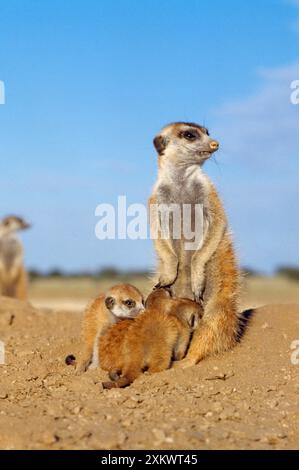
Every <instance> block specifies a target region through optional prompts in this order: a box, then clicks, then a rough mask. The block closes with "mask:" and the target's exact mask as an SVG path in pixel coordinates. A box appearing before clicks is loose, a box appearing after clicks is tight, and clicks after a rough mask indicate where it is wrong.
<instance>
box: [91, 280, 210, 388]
mask: <svg viewBox="0 0 299 470" xmlns="http://www.w3.org/2000/svg"><path fill="white" fill-rule="evenodd" d="M201 316H202V308H201V306H200V305H199V304H197V303H196V302H193V301H192V300H189V299H171V298H170V294H169V292H168V291H167V290H165V289H157V290H156V291H154V292H153V293H152V294H150V296H149V298H148V300H147V302H146V309H145V311H144V312H143V313H142V314H141V315H139V316H138V317H137V318H135V319H134V320H124V321H123V322H120V323H118V324H116V325H113V326H112V327H111V328H110V329H109V330H108V331H107V333H106V334H105V335H104V336H103V337H102V340H101V342H100V345H99V357H100V363H101V367H102V369H104V370H107V371H108V372H109V376H110V379H112V380H114V381H112V382H104V383H103V387H104V388H114V387H126V386H127V385H130V384H131V383H132V382H133V381H134V380H135V379H136V378H137V377H138V376H139V375H140V374H142V372H143V371H144V370H148V372H149V373H154V372H161V371H162V370H165V369H168V368H169V367H170V365H171V361H172V359H174V360H180V359H182V358H183V357H184V356H185V354H186V351H187V348H188V345H189V342H190V336H191V334H192V332H193V331H194V330H195V328H196V326H197V324H198V321H199V319H200V317H201ZM119 374H121V377H119Z"/></svg>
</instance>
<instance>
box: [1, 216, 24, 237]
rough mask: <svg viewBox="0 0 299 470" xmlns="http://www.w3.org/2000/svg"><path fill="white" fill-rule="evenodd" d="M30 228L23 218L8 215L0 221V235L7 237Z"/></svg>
mask: <svg viewBox="0 0 299 470" xmlns="http://www.w3.org/2000/svg"><path fill="white" fill-rule="evenodd" d="M30 227H31V225H30V224H29V223H28V222H26V221H25V220H24V219H23V218H21V217H18V216H16V215H9V216H7V217H4V218H3V219H2V220H1V221H0V235H8V234H10V233H14V232H17V231H18V230H25V229H27V228H30Z"/></svg>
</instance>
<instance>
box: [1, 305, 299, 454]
mask: <svg viewBox="0 0 299 470" xmlns="http://www.w3.org/2000/svg"><path fill="white" fill-rule="evenodd" d="M80 320H81V314H79V313H73V312H63V311H52V310H46V309H35V308H33V307H31V306H30V305H29V304H25V303H21V302H17V301H13V300H10V299H4V298H1V299H0V339H1V340H2V341H4V343H5V346H6V358H5V359H6V364H5V365H2V366H0V373H1V381H0V448H1V449H298V448H299V398H298V396H299V380H298V379H299V364H298V365H293V364H292V362H291V354H292V350H291V343H292V342H293V341H294V340H296V339H298V340H299V305H298V304H297V305H296V304H294V305H269V306H265V307H262V308H258V309H256V310H255V311H254V312H253V314H252V316H251V319H250V322H249V326H248V328H247V331H246V333H245V335H244V337H243V339H242V341H241V343H240V344H239V345H238V346H237V347H236V348H235V349H234V350H233V351H231V352H228V353H226V354H224V355H222V356H219V357H214V358H209V359H207V360H205V361H203V362H202V363H201V364H199V365H197V366H194V367H191V368H189V369H186V370H169V371H165V372H163V373H160V374H155V375H152V376H149V375H146V374H145V375H143V376H142V377H141V378H140V379H138V380H137V381H136V382H135V383H134V384H133V385H132V386H131V387H129V388H127V389H124V390H111V391H108V390H103V389H102V387H101V381H102V380H103V379H104V378H106V375H105V373H103V372H100V371H88V372H87V373H86V374H84V375H83V376H81V377H77V376H75V375H74V370H73V368H72V367H71V366H70V367H67V366H65V364H64V358H65V356H66V355H67V354H69V353H71V352H72V353H74V354H77V355H78V354H79V351H80V340H79V332H80ZM298 358H299V354H298Z"/></svg>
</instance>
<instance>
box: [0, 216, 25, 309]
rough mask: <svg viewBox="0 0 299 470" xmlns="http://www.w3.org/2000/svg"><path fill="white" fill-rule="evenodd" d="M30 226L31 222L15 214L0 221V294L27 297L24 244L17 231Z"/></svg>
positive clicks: (22, 298)
mask: <svg viewBox="0 0 299 470" xmlns="http://www.w3.org/2000/svg"><path fill="white" fill-rule="evenodd" d="M29 227H30V224H28V223H27V222H26V221H25V220H24V219H22V218H21V217H17V216H15V215H11V216H7V217H4V218H3V219H2V220H1V221H0V295H4V296H7V297H14V298H16V299H20V300H26V299H27V273H26V270H25V267H24V261H23V246H22V243H21V241H20V240H19V239H18V237H17V236H16V232H18V231H19V230H25V229H28V228H29Z"/></svg>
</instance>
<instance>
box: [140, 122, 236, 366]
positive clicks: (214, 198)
mask: <svg viewBox="0 0 299 470" xmlns="http://www.w3.org/2000/svg"><path fill="white" fill-rule="evenodd" d="M154 146H155V148H156V150H157V152H158V179H157V182H156V184H155V186H154V190H153V193H152V195H151V197H150V199H149V204H150V208H152V207H153V208H154V211H153V212H151V231H152V233H156V234H157V236H156V239H155V242H154V243H155V248H156V252H157V255H158V275H159V283H158V286H171V290H172V292H173V293H174V294H175V295H176V296H178V297H188V298H191V299H195V300H199V299H202V300H203V305H204V316H203V320H202V322H201V324H200V326H199V328H198V330H197V331H196V333H195V334H194V336H193V339H192V343H191V346H190V349H189V351H188V354H187V357H186V359H184V360H183V361H181V363H179V364H178V366H179V367H187V366H190V365H193V364H195V363H197V362H198V361H200V360H202V359H203V358H204V357H206V356H208V355H211V354H214V353H218V352H221V351H224V350H227V349H229V348H231V347H232V346H233V345H234V344H235V342H236V338H237V334H238V315H237V301H238V291H239V270H238V267H237V263H236V259H235V254H234V249H233V245H232V241H231V236H230V233H229V229H228V224H227V219H226V215H225V211H224V209H223V206H222V204H221V201H220V199H219V196H218V194H217V191H216V189H215V187H214V186H213V184H212V182H211V181H210V180H209V178H208V177H207V176H206V175H205V174H204V173H203V170H202V166H203V164H204V162H205V161H206V160H208V159H209V158H210V157H211V155H212V154H213V153H214V152H215V151H216V150H218V148H219V144H218V142H217V141H216V140H214V139H212V138H211V137H210V136H209V132H208V130H207V129H206V128H205V127H203V126H200V125H198V124H193V123H188V122H187V123H186V122H176V123H173V124H170V125H168V126H166V127H164V128H163V129H162V131H161V132H160V133H159V135H157V136H156V137H155V139H154ZM171 204H175V205H176V207H177V206H179V207H180V213H181V214H182V212H183V208H184V207H185V206H184V205H186V206H188V208H189V209H190V212H189V219H190V220H191V224H190V225H191V229H192V230H194V233H193V237H194V240H197V242H196V243H197V244H193V246H192V247H191V248H190V241H192V239H189V237H186V236H185V235H184V232H183V233H181V236H180V237H178V238H174V237H173V236H172V233H171V230H170V231H169V236H168V237H167V236H166V237H165V236H162V225H161V217H160V216H159V207H161V205H162V206H163V205H164V207H165V206H166V207H171ZM157 208H158V209H157ZM198 208H200V209H201V216H202V220H201V226H200V234H199V233H197V232H199V229H197V225H196V223H195V220H196V215H197V212H196V211H197V210H198ZM153 214H154V216H152V215H153ZM173 217H174V215H173ZM171 223H172V224H174V219H173V218H172V222H171ZM173 226H174V225H173ZM173 226H172V228H173ZM196 230H197V231H196ZM191 233H192V231H191ZM198 236H199V237H198ZM198 239H199V240H198ZM187 242H188V244H189V245H188V249H187Z"/></svg>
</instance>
